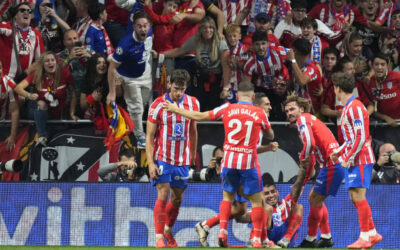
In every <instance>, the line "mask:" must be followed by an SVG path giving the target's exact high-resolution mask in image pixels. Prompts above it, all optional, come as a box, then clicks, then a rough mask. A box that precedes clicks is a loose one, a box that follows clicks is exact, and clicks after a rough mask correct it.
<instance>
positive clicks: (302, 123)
mask: <svg viewBox="0 0 400 250" xmlns="http://www.w3.org/2000/svg"><path fill="white" fill-rule="evenodd" d="M297 129H298V131H299V133H300V138H301V141H302V142H303V149H302V150H301V153H300V160H303V159H305V158H306V157H308V156H310V154H311V152H312V151H313V149H314V148H315V139H314V135H313V133H312V128H311V124H310V122H308V121H307V119H306V117H304V116H300V117H299V118H298V119H297Z"/></svg>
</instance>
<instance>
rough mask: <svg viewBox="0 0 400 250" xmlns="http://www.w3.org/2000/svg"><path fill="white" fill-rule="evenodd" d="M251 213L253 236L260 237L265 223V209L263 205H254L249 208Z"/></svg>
mask: <svg viewBox="0 0 400 250" xmlns="http://www.w3.org/2000/svg"><path fill="white" fill-rule="evenodd" d="M251 210H252V214H251V221H252V222H253V228H254V232H253V238H254V237H257V238H260V239H261V233H262V229H263V226H264V224H265V217H266V214H265V211H264V208H263V207H254V208H252V209H251Z"/></svg>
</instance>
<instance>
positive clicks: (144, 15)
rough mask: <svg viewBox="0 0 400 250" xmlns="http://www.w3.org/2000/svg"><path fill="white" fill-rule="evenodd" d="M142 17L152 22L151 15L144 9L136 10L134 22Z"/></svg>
mask: <svg viewBox="0 0 400 250" xmlns="http://www.w3.org/2000/svg"><path fill="white" fill-rule="evenodd" d="M140 18H146V19H147V20H148V21H149V22H151V19H150V17H149V15H147V13H146V12H145V11H144V10H139V11H136V12H135V14H133V23H136V20H138V19H140Z"/></svg>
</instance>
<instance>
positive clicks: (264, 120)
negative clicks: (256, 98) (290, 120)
mask: <svg viewBox="0 0 400 250" xmlns="http://www.w3.org/2000/svg"><path fill="white" fill-rule="evenodd" d="M262 113H263V114H262V116H261V117H262V122H261V124H262V130H263V131H267V130H270V129H271V123H269V120H268V115H267V113H265V111H264V110H263V111H262Z"/></svg>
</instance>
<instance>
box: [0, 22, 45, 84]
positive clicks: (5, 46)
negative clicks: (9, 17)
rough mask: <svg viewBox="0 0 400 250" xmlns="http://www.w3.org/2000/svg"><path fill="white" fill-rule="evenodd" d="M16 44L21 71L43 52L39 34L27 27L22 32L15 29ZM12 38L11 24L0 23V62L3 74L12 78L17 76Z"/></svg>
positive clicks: (42, 43)
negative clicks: (0, 62)
mask: <svg viewBox="0 0 400 250" xmlns="http://www.w3.org/2000/svg"><path fill="white" fill-rule="evenodd" d="M16 30H17V31H16V32H15V36H16V43H17V47H18V51H19V60H20V62H21V68H22V70H26V69H28V67H29V66H30V65H31V64H32V63H33V62H35V61H38V60H39V57H40V54H42V53H43V52H44V42H43V38H42V35H41V34H40V32H39V31H38V30H37V29H35V28H31V27H29V28H28V29H27V30H25V31H23V30H21V29H16ZM12 47H13V38H12V32H11V23H9V22H3V23H0V48H1V53H0V60H1V61H2V62H3V74H5V75H8V76H10V77H11V78H14V77H15V75H16V74H17V69H18V67H17V62H16V60H15V56H13V55H12V53H11V52H12Z"/></svg>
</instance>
